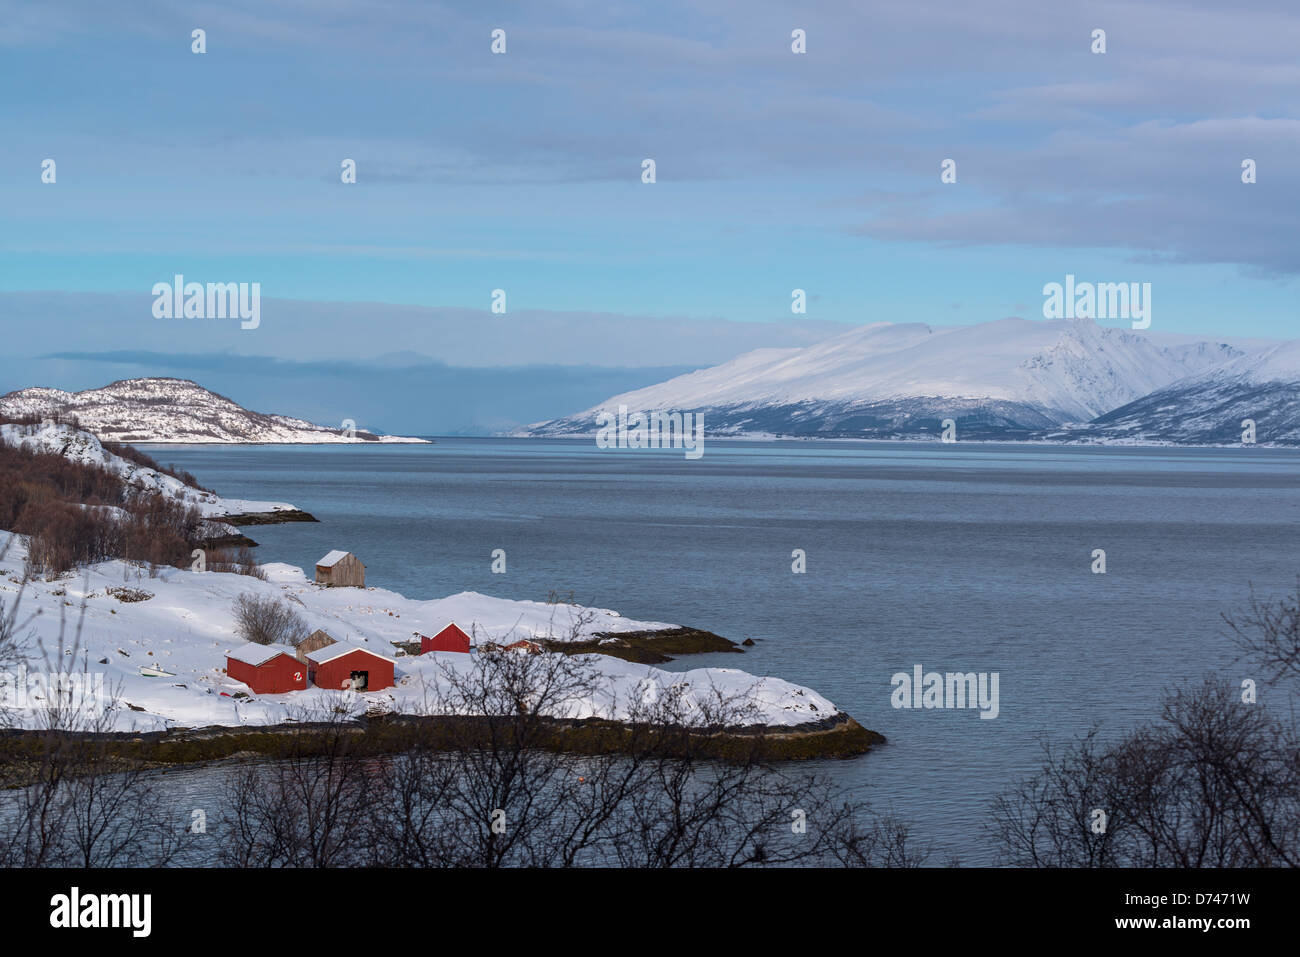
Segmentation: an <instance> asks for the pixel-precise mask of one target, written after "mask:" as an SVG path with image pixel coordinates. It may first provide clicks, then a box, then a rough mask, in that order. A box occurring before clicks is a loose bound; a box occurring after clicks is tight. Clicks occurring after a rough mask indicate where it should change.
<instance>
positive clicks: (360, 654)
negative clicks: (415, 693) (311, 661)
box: [312, 651, 393, 691]
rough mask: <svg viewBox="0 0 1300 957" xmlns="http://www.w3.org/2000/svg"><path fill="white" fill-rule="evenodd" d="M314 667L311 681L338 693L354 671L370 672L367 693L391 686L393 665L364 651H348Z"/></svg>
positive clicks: (319, 686) (317, 685)
mask: <svg viewBox="0 0 1300 957" xmlns="http://www.w3.org/2000/svg"><path fill="white" fill-rule="evenodd" d="M314 667H315V670H314V671H313V673H312V681H313V682H314V683H315V685H316V687H318V688H329V689H331V690H334V691H339V690H341V689H342V688H343V682H344V681H346V680H347V679H348V678H351V677H352V672H354V671H368V672H370V676H369V681H368V684H367V686H366V690H367V691H380V690H382V689H384V688H391V687H392V686H393V663H392V662H391V661H387V660H385V659H383V658H379V657H377V656H375V655H370V654H367V653H366V652H364V651H349V652H348V653H347V654H346V655H340V656H339V657H337V658H335V659H333V660H332V661H327V662H325V663H324V664H320V665H316V666H314Z"/></svg>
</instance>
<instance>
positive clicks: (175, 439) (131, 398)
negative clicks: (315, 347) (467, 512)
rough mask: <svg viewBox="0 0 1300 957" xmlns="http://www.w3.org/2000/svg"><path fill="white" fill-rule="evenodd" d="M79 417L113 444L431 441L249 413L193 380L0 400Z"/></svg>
mask: <svg viewBox="0 0 1300 957" xmlns="http://www.w3.org/2000/svg"><path fill="white" fill-rule="evenodd" d="M55 415H58V416H60V417H62V418H65V419H66V418H68V417H75V418H76V420H77V423H78V425H79V426H80V427H81V428H83V429H86V430H87V431H89V432H93V433H94V434H95V435H96V436H98V437H99V438H100V439H102V440H104V441H108V442H168V443H223V444H236V443H241V444H243V443H247V444H252V443H257V444H262V443H265V444H274V443H285V444H318V443H319V444H345V443H346V444H353V443H360V442H425V441H427V440H426V439H419V438H408V437H404V436H393V435H375V434H373V433H370V432H363V431H356V430H353V431H348V430H344V429H341V428H338V429H332V428H327V427H325V426H322V425H315V424H314V423H311V422H306V421H304V420H302V419H294V418H290V417H289V416H285V415H268V414H265V413H261V412H250V411H249V410H248V409H245V408H243V407H241V406H240V405H238V404H237V403H235V402H232V401H231V400H230V399H227V398H226V397H225V396H222V395H217V394H216V393H215V392H209V391H208V390H207V389H205V388H203V387H202V386H201V385H199V384H198V383H197V382H191V381H190V380H189V379H164V378H149V379H122V380H119V381H117V382H113V383H111V384H110V385H106V386H104V387H103V388H102V389H88V390H86V391H84V392H63V391H61V390H59V389H44V388H32V389H20V390H18V391H16V392H10V393H9V394H7V395H4V396H0V416H8V417H10V418H23V417H29V416H35V417H37V418H44V417H46V416H50V417H53V416H55Z"/></svg>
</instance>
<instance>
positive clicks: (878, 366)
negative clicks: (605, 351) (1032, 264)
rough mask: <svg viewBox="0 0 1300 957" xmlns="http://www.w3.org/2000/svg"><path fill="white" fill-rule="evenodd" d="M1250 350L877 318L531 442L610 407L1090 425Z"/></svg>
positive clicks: (800, 429)
mask: <svg viewBox="0 0 1300 957" xmlns="http://www.w3.org/2000/svg"><path fill="white" fill-rule="evenodd" d="M1243 355H1245V353H1244V352H1243V350H1242V349H1241V348H1238V347H1237V346H1235V345H1232V344H1229V343H1227V342H1216V341H1185V340H1161V339H1157V338H1155V337H1152V336H1149V335H1144V334H1141V333H1137V332H1132V331H1129V330H1126V329H1113V328H1103V327H1101V326H1098V325H1097V324H1096V323H1094V322H1093V321H1091V320H1088V319H1074V320H1025V319H1002V320H998V321H996V322H987V323H982V324H979V325H973V326H957V327H949V328H935V327H932V326H928V325H924V324H921V323H905V324H893V323H876V324H873V325H868V326H863V327H861V328H858V329H853V330H851V331H850V332H846V333H844V334H843V335H840V336H836V337H834V338H831V339H827V340H824V341H822V342H819V343H816V344H815V345H811V346H807V347H804V348H796V349H759V350H756V351H754V352H750V353H746V354H745V355H742V356H739V357H738V358H736V359H733V360H731V361H730V362H726V363H723V364H722V365H720V366H715V367H713V368H710V369H701V370H699V371H696V372H692V373H689V374H687V375H683V376H678V377H677V378H674V379H670V380H668V381H667V382H663V383H660V384H659V385H655V386H651V387H649V388H645V389H638V390H636V391H634V392H627V393H623V394H622V395H616V396H614V397H612V398H610V399H607V400H606V401H605V402H602V403H601V404H600V405H598V406H595V407H593V408H592V409H589V410H586V411H585V412H582V413H579V414H577V415H574V416H569V417H566V418H564V419H558V420H553V421H550V422H543V423H538V424H536V425H534V426H531V427H530V428H529V430H528V432H529V434H534V435H556V434H566V433H567V434H572V433H584V434H585V433H590V432H593V431H595V417H596V415H597V413H598V412H600V411H611V412H613V411H617V409H618V407H619V406H620V405H624V406H626V407H627V408H628V410H629V411H630V412H633V411H642V412H650V411H656V410H659V411H683V412H688V411H702V412H704V413H705V421H706V431H707V432H708V433H709V434H723V435H726V434H744V433H751V434H752V433H770V434H784V435H806V436H813V435H820V436H859V437H868V438H894V437H902V436H908V435H923V434H926V435H931V436H933V435H935V434H936V433H937V432H938V429H939V422H940V421H941V420H942V419H945V418H953V419H955V420H957V422H958V423H959V429H960V432H961V435H962V437H964V438H999V437H1002V438H1017V437H1029V436H1030V435H1032V434H1036V433H1039V432H1041V431H1042V430H1047V429H1052V428H1054V427H1058V426H1060V425H1062V424H1064V423H1069V422H1087V421H1089V420H1092V419H1094V418H1096V417H1097V416H1099V415H1103V414H1105V413H1107V412H1109V411H1111V410H1112V409H1116V408H1118V407H1120V406H1123V405H1125V404H1127V403H1130V402H1133V401H1134V400H1135V399H1138V398H1140V397H1142V396H1145V395H1148V394H1149V393H1151V392H1153V391H1155V390H1157V389H1161V388H1164V387H1166V386H1168V385H1170V384H1171V383H1174V382H1176V381H1178V380H1181V379H1185V378H1187V377H1189V376H1196V375H1199V374H1201V373H1204V372H1207V371H1208V370H1211V369H1214V368H1216V367H1218V366H1221V365H1223V364H1224V363H1226V362H1229V361H1230V360H1234V359H1236V358H1238V357H1241V356H1243Z"/></svg>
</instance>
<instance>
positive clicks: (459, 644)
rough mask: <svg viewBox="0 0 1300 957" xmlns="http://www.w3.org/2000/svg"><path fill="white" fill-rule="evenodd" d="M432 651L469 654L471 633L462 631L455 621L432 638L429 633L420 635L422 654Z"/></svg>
mask: <svg viewBox="0 0 1300 957" xmlns="http://www.w3.org/2000/svg"><path fill="white" fill-rule="evenodd" d="M430 651H459V652H460V653H461V654H464V655H467V654H469V635H467V634H465V632H463V631H461V630H460V626H458V625H457V624H456V623H455V622H454V621H453V622H451V623H450V624H448V625H447V627H446V628H444V629H442V631H440V632H438V633H437V634H436V635H434V636H433V637H432V638H430V637H429V636H428V635H421V636H420V654H422V655H423V654H428V653H429V652H430Z"/></svg>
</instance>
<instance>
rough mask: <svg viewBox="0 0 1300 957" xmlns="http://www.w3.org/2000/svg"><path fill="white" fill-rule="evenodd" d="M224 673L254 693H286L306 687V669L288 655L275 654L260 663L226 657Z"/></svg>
mask: <svg viewBox="0 0 1300 957" xmlns="http://www.w3.org/2000/svg"><path fill="white" fill-rule="evenodd" d="M226 674H227V675H229V676H230V677H231V678H234V679H235V680H236V681H242V682H243V683H244V684H246V685H248V687H250V688H252V689H253V693H254V694H287V693H288V692H290V691H302V690H304V689H305V688H306V687H307V669H306V668H305V667H304V666H303V664H302V662H300V661H296V660H294V659H293V658H290V657H289V656H288V655H276V656H275V657H274V658H272V659H271V660H270V661H265V662H263V663H262V664H260V665H250V664H249V663H248V662H246V661H240V660H239V659H238V658H227V659H226ZM295 675H296V677H295Z"/></svg>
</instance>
